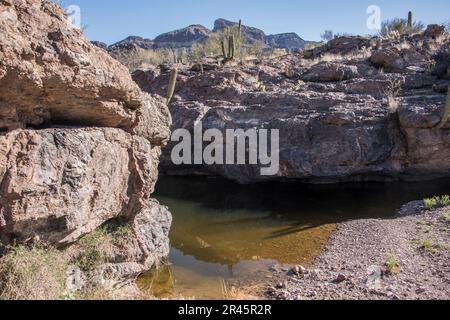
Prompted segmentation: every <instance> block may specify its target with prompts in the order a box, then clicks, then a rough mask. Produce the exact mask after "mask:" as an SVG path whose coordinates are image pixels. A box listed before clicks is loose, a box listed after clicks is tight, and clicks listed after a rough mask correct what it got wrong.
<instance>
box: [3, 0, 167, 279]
mask: <svg viewBox="0 0 450 320" xmlns="http://www.w3.org/2000/svg"><path fill="white" fill-rule="evenodd" d="M0 40H1V41H0V243H1V244H3V245H7V244H10V243H14V242H29V241H36V240H40V241H44V242H47V243H50V244H55V245H61V246H64V247H65V246H66V245H72V244H73V243H76V241H77V240H78V239H80V238H81V237H83V236H84V235H86V234H89V233H90V232H92V231H94V230H95V229H96V228H98V227H99V226H101V225H103V224H104V223H105V222H108V221H109V220H112V219H115V218H117V217H121V218H125V219H126V220H127V221H128V222H129V224H130V225H131V228H132V230H133V235H134V236H133V239H129V240H130V241H129V243H128V244H127V243H126V244H125V249H124V250H122V252H120V254H119V253H117V254H118V255H119V256H120V257H122V258H120V257H119V256H115V255H114V254H113V256H112V257H110V258H111V259H109V261H110V262H111V265H110V268H113V267H112V265H113V264H114V263H121V264H122V266H121V267H120V268H119V267H117V268H119V269H120V270H122V271H123V272H120V273H118V274H117V275H115V276H118V277H121V275H122V274H125V273H126V271H127V270H129V271H130V272H131V271H132V270H134V271H133V273H132V274H135V272H136V270H139V271H138V272H142V271H145V270H148V269H149V268H150V267H151V266H152V265H153V264H157V263H159V262H160V260H161V259H162V258H163V257H165V256H167V255H168V252H169V239H168V230H169V228H170V224H171V217H170V213H169V212H168V210H167V208H164V207H162V206H160V205H159V204H158V203H157V202H155V201H154V200H152V199H151V198H150V195H151V193H152V192H153V190H154V186H155V183H156V181H157V178H158V163H159V156H160V153H161V148H162V147H163V146H164V145H165V144H166V143H167V141H168V139H169V136H170V129H169V127H170V123H171V116H170V113H169V111H168V110H167V107H166V106H165V104H164V103H163V100H162V99H160V98H157V97H153V96H151V95H149V94H147V93H143V92H142V91H141V90H140V89H139V87H138V86H137V85H136V84H135V83H134V82H133V81H132V79H131V76H130V75H129V73H128V70H127V69H126V68H125V67H124V66H122V65H121V64H120V63H119V62H117V61H116V60H114V59H113V58H111V57H110V56H109V55H108V54H107V53H106V52H105V51H104V50H102V49H100V48H98V47H96V46H95V45H93V44H91V43H90V42H89V41H88V40H86V39H85V38H84V36H83V35H82V33H81V31H80V30H79V29H77V28H76V27H74V26H73V25H70V24H69V23H68V19H67V16H66V15H65V13H64V11H63V10H62V9H61V8H59V7H58V6H56V5H55V4H53V3H52V2H51V1H48V0H14V1H12V0H2V1H0ZM124 257H125V258H124ZM124 264H128V265H124Z"/></svg>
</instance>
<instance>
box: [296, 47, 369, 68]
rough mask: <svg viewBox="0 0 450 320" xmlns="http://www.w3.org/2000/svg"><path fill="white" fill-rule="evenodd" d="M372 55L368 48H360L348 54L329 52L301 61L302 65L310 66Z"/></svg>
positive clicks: (363, 58) (365, 57) (362, 58)
mask: <svg viewBox="0 0 450 320" xmlns="http://www.w3.org/2000/svg"><path fill="white" fill-rule="evenodd" d="M371 55H372V50H371V49H370V48H362V49H361V50H358V51H354V52H352V53H349V54H331V53H325V54H323V55H321V56H319V57H317V58H314V59H307V60H303V61H302V66H303V67H307V68H310V67H312V66H314V65H316V64H318V63H321V62H342V61H349V60H365V59H369V58H370V56H371Z"/></svg>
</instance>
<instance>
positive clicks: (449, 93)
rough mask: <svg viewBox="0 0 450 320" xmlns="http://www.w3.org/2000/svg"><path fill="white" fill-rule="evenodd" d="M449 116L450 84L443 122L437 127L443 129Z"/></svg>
mask: <svg viewBox="0 0 450 320" xmlns="http://www.w3.org/2000/svg"><path fill="white" fill-rule="evenodd" d="M449 118H450V86H449V87H448V92H447V104H446V106H445V109H444V113H443V115H442V119H441V122H440V123H439V124H438V126H437V128H438V129H442V128H443V127H444V126H445V125H446V124H447V122H448V119H449Z"/></svg>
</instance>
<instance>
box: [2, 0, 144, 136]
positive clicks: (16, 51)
mask: <svg viewBox="0 0 450 320" xmlns="http://www.w3.org/2000/svg"><path fill="white" fill-rule="evenodd" d="M0 17H1V19H0V39H1V41H0V43H1V47H0V129H15V128H25V127H27V126H34V127H36V126H46V125H48V124H70V125H82V126H87V125H89V126H101V127H106V126H107V127H119V128H124V129H125V130H129V129H130V128H131V127H133V126H134V124H135V122H136V121H137V112H138V110H139V109H141V108H142V107H145V104H146V103H147V102H146V100H148V98H147V97H146V96H145V95H144V94H142V92H141V91H140V90H139V88H138V87H137V86H136V85H135V84H134V83H133V82H132V81H131V79H130V76H129V73H128V70H127V69H126V68H125V67H124V66H123V65H121V64H120V63H119V62H117V61H116V60H114V59H113V58H111V57H110V56H109V55H108V54H107V53H106V52H105V51H104V50H101V49H100V48H98V47H96V46H94V45H92V44H91V43H90V42H89V41H87V40H86V39H85V38H84V36H83V35H82V32H81V30H80V29H78V28H76V27H75V26H73V25H71V24H70V23H69V22H68V19H67V17H66V15H65V13H64V11H63V10H62V9H61V8H59V7H58V6H56V5H55V4H53V3H52V2H50V1H36V0H14V1H11V0H4V1H2V2H0Z"/></svg>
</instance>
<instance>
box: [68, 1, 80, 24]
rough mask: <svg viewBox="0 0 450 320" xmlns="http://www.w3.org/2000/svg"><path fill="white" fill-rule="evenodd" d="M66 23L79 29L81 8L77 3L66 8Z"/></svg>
mask: <svg viewBox="0 0 450 320" xmlns="http://www.w3.org/2000/svg"><path fill="white" fill-rule="evenodd" d="M66 13H67V16H68V18H69V19H68V23H69V25H70V26H71V27H75V28H78V29H81V28H82V26H81V8H80V7H79V6H77V5H74V4H73V5H70V6H68V7H67V9H66Z"/></svg>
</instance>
